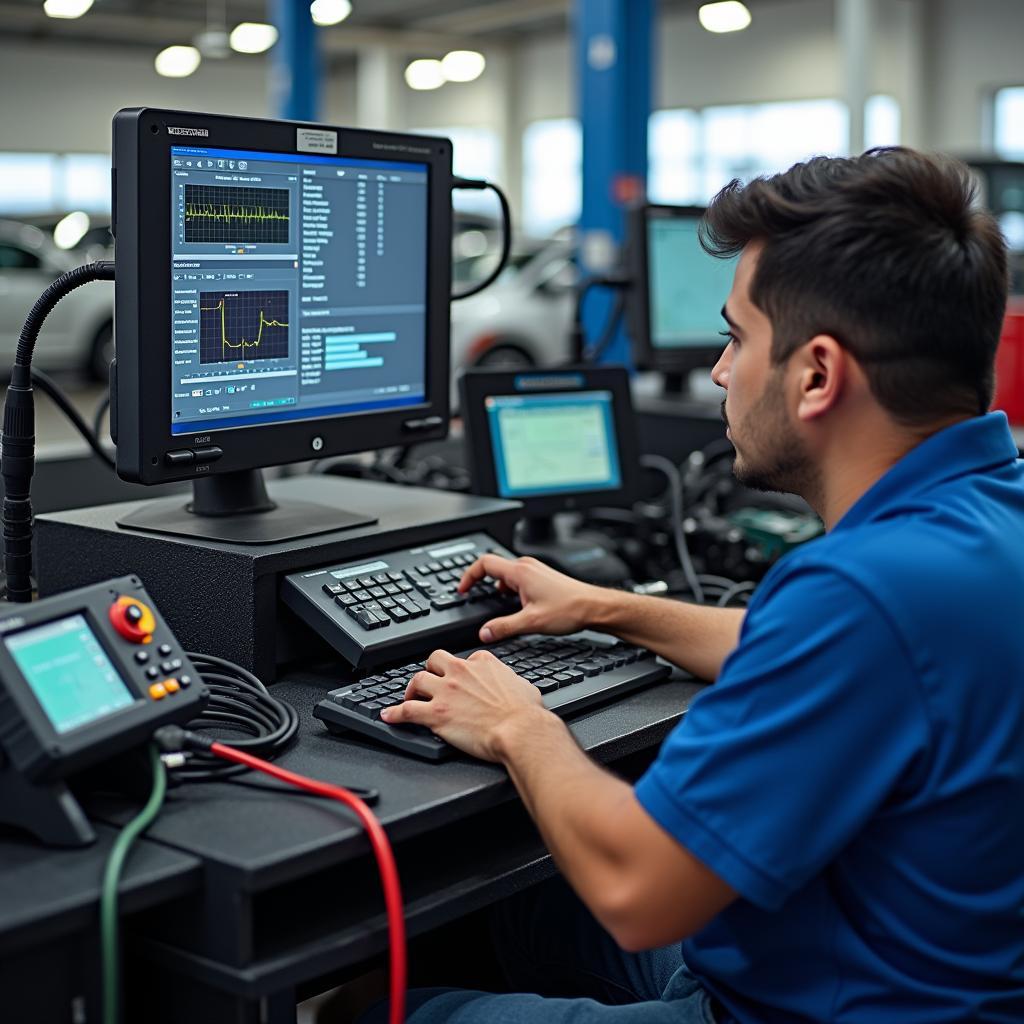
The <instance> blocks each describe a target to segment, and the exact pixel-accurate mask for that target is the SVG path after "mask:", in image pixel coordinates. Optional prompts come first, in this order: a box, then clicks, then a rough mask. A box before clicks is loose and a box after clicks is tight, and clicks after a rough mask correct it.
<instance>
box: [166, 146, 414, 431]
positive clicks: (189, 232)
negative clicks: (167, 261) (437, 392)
mask: <svg viewBox="0 0 1024 1024" xmlns="http://www.w3.org/2000/svg"><path fill="white" fill-rule="evenodd" d="M169 159H170V162H171V168H170V170H171V174H170V188H171V282H170V283H171V332H172V344H171V391H172V394H171V433H172V434H193V433H196V432H199V431H210V430H221V429H226V428H233V427H247V426H257V425H260V424H268V423H280V422H283V421H288V420H303V419H317V418H321V417H325V416H333V415H339V414H343V413H354V412H363V411H373V410H386V409H396V408H401V407H403V406H407V405H408V406H412V405H417V404H420V403H422V402H423V401H424V399H425V396H426V364H427V353H426V338H427V326H426V325H427V320H426V316H427V314H426V303H427V295H426V291H427V209H428V166H427V164H425V163H415V162H398V161H381V160H369V159H362V158H350V157H344V158H343V157H329V156H316V155H296V154H286V153H275V152H259V151H251V150H244V149H212V148H206V147H195V146H172V147H171V148H170V157H169Z"/></svg>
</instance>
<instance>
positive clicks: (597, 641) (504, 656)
mask: <svg viewBox="0 0 1024 1024" xmlns="http://www.w3.org/2000/svg"><path fill="white" fill-rule="evenodd" d="M481 649H483V650H490V651H491V653H492V654H494V655H496V656H497V657H499V658H501V660H502V661H503V662H505V664H507V665H509V666H511V667H512V668H514V669H515V671H516V672H517V673H518V674H519V675H521V676H522V677H523V678H524V679H526V680H527V681H528V682H531V683H533V685H534V686H536V687H537V689H538V690H540V692H541V693H542V694H543V695H544V705H545V706H546V707H547V708H549V709H550V710H552V711H554V712H555V713H556V714H558V715H560V716H562V717H565V716H567V715H570V714H572V713H574V712H576V711H581V710H583V709H584V708H588V707H591V706H593V705H595V704H599V703H604V702H606V701H609V700H614V699H616V698H617V697H620V696H622V695H623V694H625V693H628V692H630V691H631V690H636V689H638V688H639V687H641V686H647V685H649V684H650V683H654V682H657V681H658V680H660V679H664V678H665V677H666V676H667V675H668V674H669V671H670V670H669V668H668V666H666V665H662V664H660V663H659V662H658V661H656V660H655V656H654V655H653V654H652V653H651V652H650V651H647V650H644V649H643V648H641V647H634V646H632V645H631V644H624V643H619V642H618V641H616V640H614V639H613V638H611V637H608V636H604V635H603V634H600V633H574V634H573V635H571V636H565V637H550V636H525V637H519V638H517V639H515V640H511V641H507V642H505V643H502V644H497V645H495V646H493V647H489V648H480V647H474V648H472V649H471V650H468V651H463V652H461V653H460V654H459V657H462V658H465V657H468V656H469V655H470V654H472V653H473V651H474V650H481ZM422 669H423V663H422V662H410V663H409V664H407V665H401V666H398V667H396V668H391V669H387V670H386V671H383V672H378V673H376V674H374V675H370V676H367V677H365V678H363V679H361V680H360V681H359V682H354V683H348V684H346V685H345V686H341V687H339V688H338V689H336V690H331V692H330V693H328V695H327V696H326V697H325V698H324V699H323V700H322V701H320V703H319V704H317V706H316V707H315V708H314V709H313V714H314V715H315V716H316V717H317V718H319V719H320V720H321V721H322V722H323V723H324V724H325V725H326V726H327V728H328V729H330V730H331V732H334V733H339V734H342V735H343V734H344V733H345V732H346V731H347V730H353V731H355V732H358V733H361V734H362V735H364V736H369V737H372V738H373V739H375V740H377V741H378V742H380V743H384V744H387V745H388V746H390V747H395V748H396V749H398V750H401V751H403V752H404V753H407V754H413V755H414V756H416V757H422V758H425V759H427V760H430V761H441V760H444V759H445V758H446V757H449V756H451V755H452V754H453V753H456V751H455V748H453V747H452V746H450V745H449V744H448V743H445V742H444V740H442V739H440V738H439V737H437V736H435V735H434V734H433V733H432V732H430V730H429V729H425V728H423V727H422V726H415V725H388V724H387V723H385V722H383V721H381V718H380V713H381V711H382V710H383V709H384V708H386V707H392V706H393V705H395V704H400V703H401V702H402V700H403V697H404V694H405V690H406V687H407V686H408V683H409V679H410V677H411V676H412V675H414V674H415V673H416V672H419V671H421V670H422Z"/></svg>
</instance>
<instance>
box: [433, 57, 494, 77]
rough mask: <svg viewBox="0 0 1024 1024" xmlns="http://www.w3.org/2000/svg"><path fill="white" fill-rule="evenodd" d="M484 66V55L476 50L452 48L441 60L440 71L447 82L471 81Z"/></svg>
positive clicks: (485, 63)
mask: <svg viewBox="0 0 1024 1024" xmlns="http://www.w3.org/2000/svg"><path fill="white" fill-rule="evenodd" d="M486 66H487V61H486V60H484V55H483V54H482V53H477V52H476V50H452V52H451V53H448V54H445V57H444V59H443V60H442V61H441V71H442V72H443V73H444V77H445V78H446V79H448V81H449V82H472V81H473V80H474V79H475V78H479V77H480V75H481V74H483V70H484V68H485V67H486Z"/></svg>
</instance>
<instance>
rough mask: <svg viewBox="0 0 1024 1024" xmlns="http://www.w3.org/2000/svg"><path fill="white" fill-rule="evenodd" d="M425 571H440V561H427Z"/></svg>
mask: <svg viewBox="0 0 1024 1024" xmlns="http://www.w3.org/2000/svg"><path fill="white" fill-rule="evenodd" d="M427 571H428V572H440V571H441V563H440V562H427Z"/></svg>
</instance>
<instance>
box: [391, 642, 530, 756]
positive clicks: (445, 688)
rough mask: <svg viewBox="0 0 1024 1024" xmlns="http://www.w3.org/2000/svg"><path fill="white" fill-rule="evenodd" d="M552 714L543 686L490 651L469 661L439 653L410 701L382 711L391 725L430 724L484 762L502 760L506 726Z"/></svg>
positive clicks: (418, 678)
mask: <svg viewBox="0 0 1024 1024" xmlns="http://www.w3.org/2000/svg"><path fill="white" fill-rule="evenodd" d="M538 713H539V714H543V715H546V714H549V712H548V711H546V710H545V709H544V704H543V701H542V700H541V695H540V692H539V691H538V689H537V687H535V686H533V685H532V684H531V683H528V682H527V681H526V680H525V679H522V678H520V677H519V676H517V675H516V674H515V672H513V671H512V669H510V668H509V667H508V666H507V665H503V664H502V663H501V662H500V661H499V660H498V659H497V658H496V657H494V655H493V654H491V653H490V652H489V651H476V652H475V653H473V654H471V655H470V656H469V657H468V658H467V659H466V660H465V661H463V659H462V658H456V657H455V655H454V654H449V653H448V652H447V651H434V653H433V654H431V655H430V657H429V658H428V659H427V661H426V670H425V671H423V672H417V673H416V674H415V675H414V676H413V677H412V679H410V680H409V686H408V688H407V689H406V692H405V702H404V703H403V704H397V705H395V706H394V707H391V708H385V709H384V710H383V711H381V718H382V719H383V720H384V721H385V722H387V723H388V725H400V724H408V725H425V726H426V727H427V728H428V729H430V730H431V731H432V732H434V733H436V734H437V735H438V736H440V737H441V738H442V739H444V740H447V741H448V742H449V743H451V744H452V745H453V746H456V747H458V748H459V749H460V750H464V751H465V752H466V753H467V754H472V755H473V756H474V757H479V758H481V759H483V760H484V761H501V760H502V759H503V756H504V751H503V748H502V733H503V727H505V730H506V731H512V727H513V726H514V724H516V723H517V722H518V721H519V720H520V719H522V718H523V717H524V716H529V715H532V714H538Z"/></svg>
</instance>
